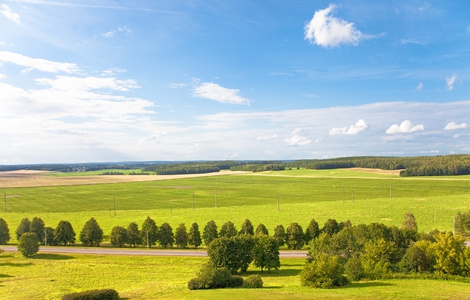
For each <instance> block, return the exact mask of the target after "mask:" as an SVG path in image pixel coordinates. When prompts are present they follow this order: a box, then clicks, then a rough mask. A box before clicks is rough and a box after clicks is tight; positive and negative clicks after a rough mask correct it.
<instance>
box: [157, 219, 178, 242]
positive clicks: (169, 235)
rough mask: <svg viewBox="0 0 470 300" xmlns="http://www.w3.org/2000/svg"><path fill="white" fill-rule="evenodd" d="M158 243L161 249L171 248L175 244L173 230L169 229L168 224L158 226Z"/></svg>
mask: <svg viewBox="0 0 470 300" xmlns="http://www.w3.org/2000/svg"><path fill="white" fill-rule="evenodd" d="M158 243H159V244H160V246H162V247H163V248H168V247H171V246H173V244H174V243H175V237H174V234H173V228H171V226H170V224H168V223H166V222H165V223H163V224H162V226H160V232H159V233H158Z"/></svg>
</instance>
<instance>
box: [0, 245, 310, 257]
mask: <svg viewBox="0 0 470 300" xmlns="http://www.w3.org/2000/svg"><path fill="white" fill-rule="evenodd" d="M0 249H2V250H4V251H8V252H16V251H17V248H16V246H0ZM39 253H67V254H95V255H131V256H133V255H135V256H189V257H206V256H207V252H206V251H205V250H174V249H171V250H162V249H150V250H148V249H129V248H125V249H116V248H101V247H100V248H99V247H96V248H85V247H68V246H67V247H44V246H42V247H40V248H39ZM279 256H280V257H282V258H307V251H279Z"/></svg>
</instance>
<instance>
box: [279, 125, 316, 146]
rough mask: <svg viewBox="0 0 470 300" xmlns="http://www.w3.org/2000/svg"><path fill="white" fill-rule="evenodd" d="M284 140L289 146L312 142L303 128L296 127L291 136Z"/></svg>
mask: <svg viewBox="0 0 470 300" xmlns="http://www.w3.org/2000/svg"><path fill="white" fill-rule="evenodd" d="M284 141H285V142H286V143H287V145H289V146H303V145H308V144H310V143H311V142H312V141H311V140H309V139H307V138H306V137H305V136H304V131H303V129H302V128H297V129H294V131H292V134H291V137H290V138H285V139H284Z"/></svg>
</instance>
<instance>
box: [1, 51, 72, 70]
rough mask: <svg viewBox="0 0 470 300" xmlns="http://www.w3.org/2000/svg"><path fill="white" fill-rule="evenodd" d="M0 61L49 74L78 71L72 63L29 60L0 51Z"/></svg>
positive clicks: (12, 53)
mask: <svg viewBox="0 0 470 300" xmlns="http://www.w3.org/2000/svg"><path fill="white" fill-rule="evenodd" d="M0 61H3V62H7V63H13V64H16V65H19V66H23V67H26V68H31V69H35V70H39V71H42V72H49V73H58V72H65V73H75V72H77V71H78V66H77V65H76V64H73V63H61V62H55V61H50V60H46V59H42V58H31V57H28V56H24V55H22V54H19V53H14V52H9V51H0Z"/></svg>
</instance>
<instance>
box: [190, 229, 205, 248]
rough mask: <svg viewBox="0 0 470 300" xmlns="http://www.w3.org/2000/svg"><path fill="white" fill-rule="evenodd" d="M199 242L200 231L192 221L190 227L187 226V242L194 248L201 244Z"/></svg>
mask: <svg viewBox="0 0 470 300" xmlns="http://www.w3.org/2000/svg"><path fill="white" fill-rule="evenodd" d="M201 242H202V241H201V232H200V231H199V225H198V224H197V223H193V224H192V225H191V228H189V233H188V243H189V245H191V246H193V247H194V248H197V247H199V246H200V245H201Z"/></svg>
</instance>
